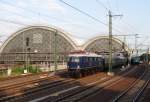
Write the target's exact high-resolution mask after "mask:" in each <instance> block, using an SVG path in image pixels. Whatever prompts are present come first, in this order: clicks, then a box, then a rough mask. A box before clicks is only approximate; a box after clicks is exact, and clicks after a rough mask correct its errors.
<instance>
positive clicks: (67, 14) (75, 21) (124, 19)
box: [0, 0, 150, 49]
mask: <svg viewBox="0 0 150 102" xmlns="http://www.w3.org/2000/svg"><path fill="white" fill-rule="evenodd" d="M63 1H65V2H66V3H68V4H70V5H72V6H74V7H76V8H78V9H80V10H82V11H84V12H86V13H88V14H89V15H91V16H93V17H94V18H96V19H98V20H99V21H101V22H102V23H104V24H106V25H104V24H102V23H100V22H97V21H95V20H93V19H91V18H89V17H88V16H86V15H84V14H82V13H80V12H78V11H76V10H74V9H72V8H71V7H69V6H67V5H66V4H64V3H62V2H61V1H60V0H0V15H1V16H0V23H1V24H0V40H1V43H3V42H4V41H5V40H6V39H7V38H8V37H9V36H10V35H11V34H13V33H14V32H16V31H18V30H20V29H22V28H25V27H28V26H32V25H45V26H50V27H57V28H61V29H63V30H64V31H66V32H68V33H70V34H69V35H68V36H70V37H71V38H72V39H73V40H74V41H76V42H78V44H79V45H81V44H83V43H85V42H86V41H87V40H88V39H91V38H93V37H96V36H103V35H108V26H107V25H108V10H110V11H111V12H112V15H122V16H121V17H117V16H116V17H113V19H112V20H113V21H112V22H113V24H112V25H113V35H134V34H139V35H138V38H137V41H138V43H137V46H138V48H139V49H146V48H147V45H149V42H150V41H149V40H150V35H149V33H150V28H149V24H150V20H149V18H150V12H149V11H150V6H149V5H150V0H63ZM115 37H117V38H119V39H121V40H123V37H118V36H115ZM134 39H135V37H134V36H127V37H126V44H127V45H129V47H131V48H134V42H135V40H134Z"/></svg>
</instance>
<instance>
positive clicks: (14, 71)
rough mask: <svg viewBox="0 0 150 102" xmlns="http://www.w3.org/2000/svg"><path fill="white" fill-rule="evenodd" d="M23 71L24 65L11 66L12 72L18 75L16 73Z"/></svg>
mask: <svg viewBox="0 0 150 102" xmlns="http://www.w3.org/2000/svg"><path fill="white" fill-rule="evenodd" d="M23 72H24V67H15V68H12V74H15V75H18V74H23Z"/></svg>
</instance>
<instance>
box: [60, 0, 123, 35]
mask: <svg viewBox="0 0 150 102" xmlns="http://www.w3.org/2000/svg"><path fill="white" fill-rule="evenodd" d="M59 1H60V2H62V3H64V4H65V5H67V6H69V7H71V8H72V9H74V10H76V11H78V12H80V13H82V14H84V15H86V16H88V17H89V18H91V19H93V20H94V21H97V22H99V23H101V24H103V25H104V26H106V27H108V24H106V23H104V22H102V21H101V20H99V19H98V18H96V17H94V16H91V15H90V14H88V13H87V12H84V11H82V10H80V9H78V8H77V7H74V6H72V5H70V4H69V3H66V2H65V1H63V0H59ZM113 30H115V31H117V32H119V33H122V32H121V31H120V30H118V29H116V28H114V27H113Z"/></svg>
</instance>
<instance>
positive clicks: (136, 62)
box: [131, 56, 141, 65]
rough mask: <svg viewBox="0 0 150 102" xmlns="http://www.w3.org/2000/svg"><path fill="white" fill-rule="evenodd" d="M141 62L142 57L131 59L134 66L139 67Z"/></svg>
mask: <svg viewBox="0 0 150 102" xmlns="http://www.w3.org/2000/svg"><path fill="white" fill-rule="evenodd" d="M140 62H141V60H140V56H134V57H131V64H132V65H138V64H140Z"/></svg>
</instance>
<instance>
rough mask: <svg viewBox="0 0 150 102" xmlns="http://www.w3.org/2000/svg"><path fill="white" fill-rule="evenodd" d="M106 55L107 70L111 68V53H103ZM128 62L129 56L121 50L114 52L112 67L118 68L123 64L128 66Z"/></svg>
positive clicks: (105, 65)
mask: <svg viewBox="0 0 150 102" xmlns="http://www.w3.org/2000/svg"><path fill="white" fill-rule="evenodd" d="M102 55H103V57H104V61H105V64H104V67H105V71H108V68H109V54H108V53H105V54H104V53H103V54H102ZM127 63H128V58H127V57H126V56H124V54H123V53H121V52H116V53H113V54H112V68H118V67H121V66H126V65H127Z"/></svg>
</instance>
